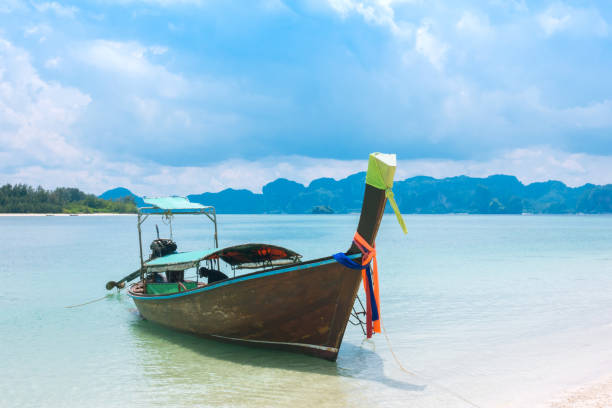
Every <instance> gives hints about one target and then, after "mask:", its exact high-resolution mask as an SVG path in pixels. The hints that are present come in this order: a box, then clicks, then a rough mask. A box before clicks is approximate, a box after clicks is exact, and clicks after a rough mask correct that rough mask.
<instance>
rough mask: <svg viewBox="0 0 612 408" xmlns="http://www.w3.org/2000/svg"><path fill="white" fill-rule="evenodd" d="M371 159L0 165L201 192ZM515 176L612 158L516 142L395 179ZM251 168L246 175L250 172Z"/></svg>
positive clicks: (47, 176) (98, 188)
mask: <svg viewBox="0 0 612 408" xmlns="http://www.w3.org/2000/svg"><path fill="white" fill-rule="evenodd" d="M366 168H367V160H365V159H364V160H335V159H313V158H308V157H303V156H284V157H266V158H262V159H259V160H253V161H247V160H225V161H223V162H219V163H215V164H212V165H209V166H202V167H177V166H160V165H158V164H156V163H153V162H147V163H144V162H140V163H117V162H113V161H106V160H102V159H101V158H100V157H99V156H95V155H94V156H93V158H92V160H90V161H89V162H88V163H87V164H85V165H81V166H80V167H76V168H74V167H68V166H65V167H63V166H55V167H51V168H50V167H45V166H40V165H33V166H23V167H20V168H18V169H17V170H16V171H14V172H7V171H6V170H5V171H3V169H2V168H0V179H2V180H4V181H5V182H11V183H28V184H32V185H38V184H42V185H43V186H44V187H47V188H54V187H57V186H79V187H80V188H82V189H83V190H85V191H87V192H92V193H97V194H100V193H102V192H103V191H105V190H107V189H110V188H114V187H117V186H123V187H127V188H129V189H130V190H132V191H133V192H134V193H136V194H139V195H151V196H154V195H168V194H179V195H187V194H199V193H202V192H217V191H221V190H224V189H226V188H234V189H248V190H251V191H254V192H261V188H262V187H263V186H264V185H265V184H266V183H268V182H270V181H273V180H275V179H277V178H279V177H284V178H288V179H290V180H295V181H297V182H300V183H302V184H304V185H308V184H309V183H310V182H311V181H312V180H314V179H317V178H320V177H332V178H335V179H341V178H344V177H347V176H349V175H351V174H354V173H357V172H360V171H365V170H366ZM493 174H509V175H515V176H517V178H518V179H519V180H521V181H522V182H523V183H525V184H528V183H532V182H537V181H548V180H561V181H563V182H565V183H566V184H568V185H570V186H574V187H575V186H580V185H583V184H585V183H595V184H608V183H612V157H609V156H597V155H588V154H577V153H566V152H562V151H559V150H554V149H551V148H550V147H546V146H542V147H530V148H522V149H514V150H510V151H507V152H504V153H501V154H500V155H499V156H497V157H495V158H492V159H490V160H486V161H475V160H433V159H419V160H401V158H399V160H398V164H397V172H396V177H395V179H396V180H404V179H406V178H408V177H413V176H418V175H426V176H431V177H436V178H444V177H453V176H458V175H467V176H470V177H487V176H490V175H493ZM245 175H248V177H247V176H245Z"/></svg>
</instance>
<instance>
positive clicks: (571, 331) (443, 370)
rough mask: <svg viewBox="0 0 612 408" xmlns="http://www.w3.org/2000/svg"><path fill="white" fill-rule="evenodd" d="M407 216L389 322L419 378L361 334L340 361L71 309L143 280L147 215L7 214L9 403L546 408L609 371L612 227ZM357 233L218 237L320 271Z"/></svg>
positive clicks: (266, 229) (201, 238)
mask: <svg viewBox="0 0 612 408" xmlns="http://www.w3.org/2000/svg"><path fill="white" fill-rule="evenodd" d="M201 218H202V219H198V218H195V217H191V216H185V217H183V218H180V217H177V218H176V220H175V223H174V226H175V228H174V232H175V235H174V237H175V239H176V240H177V241H178V244H179V249H181V250H191V249H197V248H201V247H208V246H210V244H211V242H212V240H211V238H210V233H211V228H210V225H209V224H210V223H208V222H206V219H204V217H201ZM405 218H406V224H407V225H408V228H409V234H408V235H407V236H402V234H401V231H400V228H399V226H398V225H397V224H396V222H395V220H394V218H393V216H389V215H387V216H385V219H384V220H383V224H382V226H381V230H380V233H379V237H378V241H377V248H378V254H379V265H380V275H381V297H382V307H381V308H382V316H383V322H384V325H385V326H386V329H387V332H388V335H389V338H390V340H391V344H392V350H393V351H394V352H395V354H396V355H397V357H398V358H399V359H400V360H401V361H402V363H403V364H404V366H405V367H406V368H407V369H408V370H411V371H412V372H416V373H418V375H410V374H407V373H405V372H403V371H401V370H400V369H399V368H398V366H397V364H396V362H395V361H394V359H393V356H392V353H391V350H390V348H389V346H388V345H387V343H386V341H385V337H384V336H382V335H376V336H375V337H374V339H372V340H370V341H364V339H363V335H362V333H361V330H360V329H359V328H357V327H353V326H349V327H348V329H347V332H346V335H345V337H344V342H343V344H342V347H341V350H340V354H339V357H338V361H337V362H336V363H330V362H327V361H324V360H319V359H316V358H312V357H307V356H302V355H298V354H291V353H285V352H275V351H269V350H262V349H252V348H247V347H243V346H236V345H229V344H223V343H217V342H214V341H209V340H203V339H200V338H197V337H195V336H191V335H186V334H181V333H177V332H174V331H171V330H167V329H164V328H161V327H158V326H156V325H155V324H153V323H151V322H147V321H143V320H141V319H140V318H139V316H138V314H137V312H136V310H135V307H134V305H133V303H132V301H131V300H130V299H129V298H128V297H127V296H125V294H123V293H121V294H117V293H116V292H112V294H109V295H107V296H106V297H105V298H104V299H103V300H102V301H99V302H95V303H92V304H89V305H86V306H84V307H79V308H73V309H66V308H65V306H67V305H73V304H78V303H83V302H86V301H89V300H92V299H96V298H100V297H102V296H104V295H105V294H106V293H107V292H106V291H105V290H104V284H105V283H106V282H107V281H108V280H111V279H113V280H114V279H118V278H120V277H122V276H124V275H126V274H127V273H129V272H130V271H132V270H134V269H137V267H138V255H137V254H138V249H137V248H138V246H137V235H136V225H135V224H136V219H135V217H132V216H122V217H113V216H102V217H0V231H2V236H3V238H4V240H3V243H2V244H1V245H0V248H2V249H0V276H2V277H3V278H4V291H3V294H2V295H1V296H0V308H1V310H2V313H1V315H0V361H1V362H2V364H1V365H0V406H2V407H14V406H32V407H34V406H36V407H38V406H49V407H60V406H61V407H66V406H67V407H80V406H89V407H108V406H143V407H145V406H146V407H149V406H178V407H181V406H203V407H208V406H214V407H243V406H244V407H246V406H249V407H251V406H261V407H269V406H272V407H284V406H288V405H291V406H294V407H310V406H322V407H344V406H351V407H377V406H380V407H382V406H384V407H395V406H397V407H405V406H410V407H467V406H469V405H468V404H467V403H466V402H464V401H462V400H461V399H460V398H458V397H457V396H456V395H453V393H456V394H459V395H461V396H463V397H465V398H467V399H469V400H471V401H473V402H474V403H476V404H477V405H480V406H487V407H513V406H514V407H525V406H530V407H531V406H535V405H536V404H537V403H538V402H541V401H546V400H547V399H548V398H550V397H551V396H553V395H554V394H556V393H557V392H559V391H560V390H563V389H565V388H566V387H570V386H573V385H577V384H580V383H583V382H585V381H589V380H592V379H595V378H597V377H599V376H600V375H602V374H604V373H609V372H610V371H611V368H612V348H610V347H609V345H610V344H611V340H612V217H609V216H452V215H451V216H440V215H436V216H424V215H422V216H407V217H405ZM157 223H158V224H159V226H160V230H162V231H164V230H165V228H166V226H165V225H163V223H162V222H161V221H157ZM356 223H357V215H332V216H327V215H321V216H314V215H308V216H290V215H257V216H251V215H222V216H219V228H220V231H219V238H220V245H221V246H224V245H229V244H235V243H241V242H247V241H248V242H270V243H276V244H279V245H284V246H287V247H289V248H292V249H295V250H296V251H298V252H300V253H302V254H303V255H304V257H305V259H308V258H314V257H320V256H326V255H329V254H332V253H335V252H338V251H341V250H345V249H346V248H347V247H348V245H349V244H350V238H351V237H352V234H353V232H354V228H355V226H356ZM146 225H147V230H146V231H145V232H146V234H147V239H146V241H147V242H148V241H149V240H150V239H151V238H152V237H153V230H154V225H155V222H149V223H147V224H146ZM449 390H450V392H449Z"/></svg>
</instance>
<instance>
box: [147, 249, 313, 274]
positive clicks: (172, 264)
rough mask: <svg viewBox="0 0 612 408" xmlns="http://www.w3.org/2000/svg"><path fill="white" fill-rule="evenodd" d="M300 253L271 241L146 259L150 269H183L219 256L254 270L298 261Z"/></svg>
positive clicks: (153, 270) (238, 265) (216, 258)
mask: <svg viewBox="0 0 612 408" xmlns="http://www.w3.org/2000/svg"><path fill="white" fill-rule="evenodd" d="M301 258H302V255H300V254H298V253H297V252H294V251H292V250H290V249H287V248H283V247H280V246H276V245H270V244H242V245H234V246H230V247H227V248H222V249H216V248H214V249H208V250H203V251H191V252H175V253H173V254H169V255H166V256H162V257H159V258H155V259H152V260H150V261H148V262H145V264H144V266H145V268H146V269H147V270H148V271H149V272H165V271H183V270H185V269H189V268H193V267H195V266H198V264H199V263H200V262H202V261H212V260H218V259H221V260H223V261H224V262H226V263H228V264H229V265H231V266H232V267H234V268H237V269H255V268H262V267H266V266H268V267H269V266H279V265H286V264H291V263H296V262H299V261H300V259H301Z"/></svg>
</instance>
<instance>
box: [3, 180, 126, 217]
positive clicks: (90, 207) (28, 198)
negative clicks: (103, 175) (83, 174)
mask: <svg viewBox="0 0 612 408" xmlns="http://www.w3.org/2000/svg"><path fill="white" fill-rule="evenodd" d="M135 212H136V205H135V204H134V200H133V199H132V198H130V197H124V198H121V199H118V200H104V199H101V198H98V197H96V196H95V195H93V194H86V193H84V192H82V191H81V190H79V189H77V188H66V187H60V188H56V189H55V190H45V189H44V188H42V187H37V188H34V187H32V186H28V185H25V184H15V185H10V184H5V185H3V186H2V187H0V213H14V214H20V213H21V214H32V213H41V214H94V213H135Z"/></svg>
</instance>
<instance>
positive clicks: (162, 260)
mask: <svg viewBox="0 0 612 408" xmlns="http://www.w3.org/2000/svg"><path fill="white" fill-rule="evenodd" d="M215 251H217V249H216V248H214V249H205V250H203V251H190V252H175V253H173V254H170V255H166V256H162V257H159V258H155V259H152V260H150V261H148V262H145V268H147V270H148V271H149V272H157V271H160V272H165V271H169V270H170V271H183V270H185V269H189V268H193V267H194V266H196V265H197V263H198V262H199V261H201V260H203V259H204V258H206V257H207V256H208V255H210V254H211V253H213V252H215Z"/></svg>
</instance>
